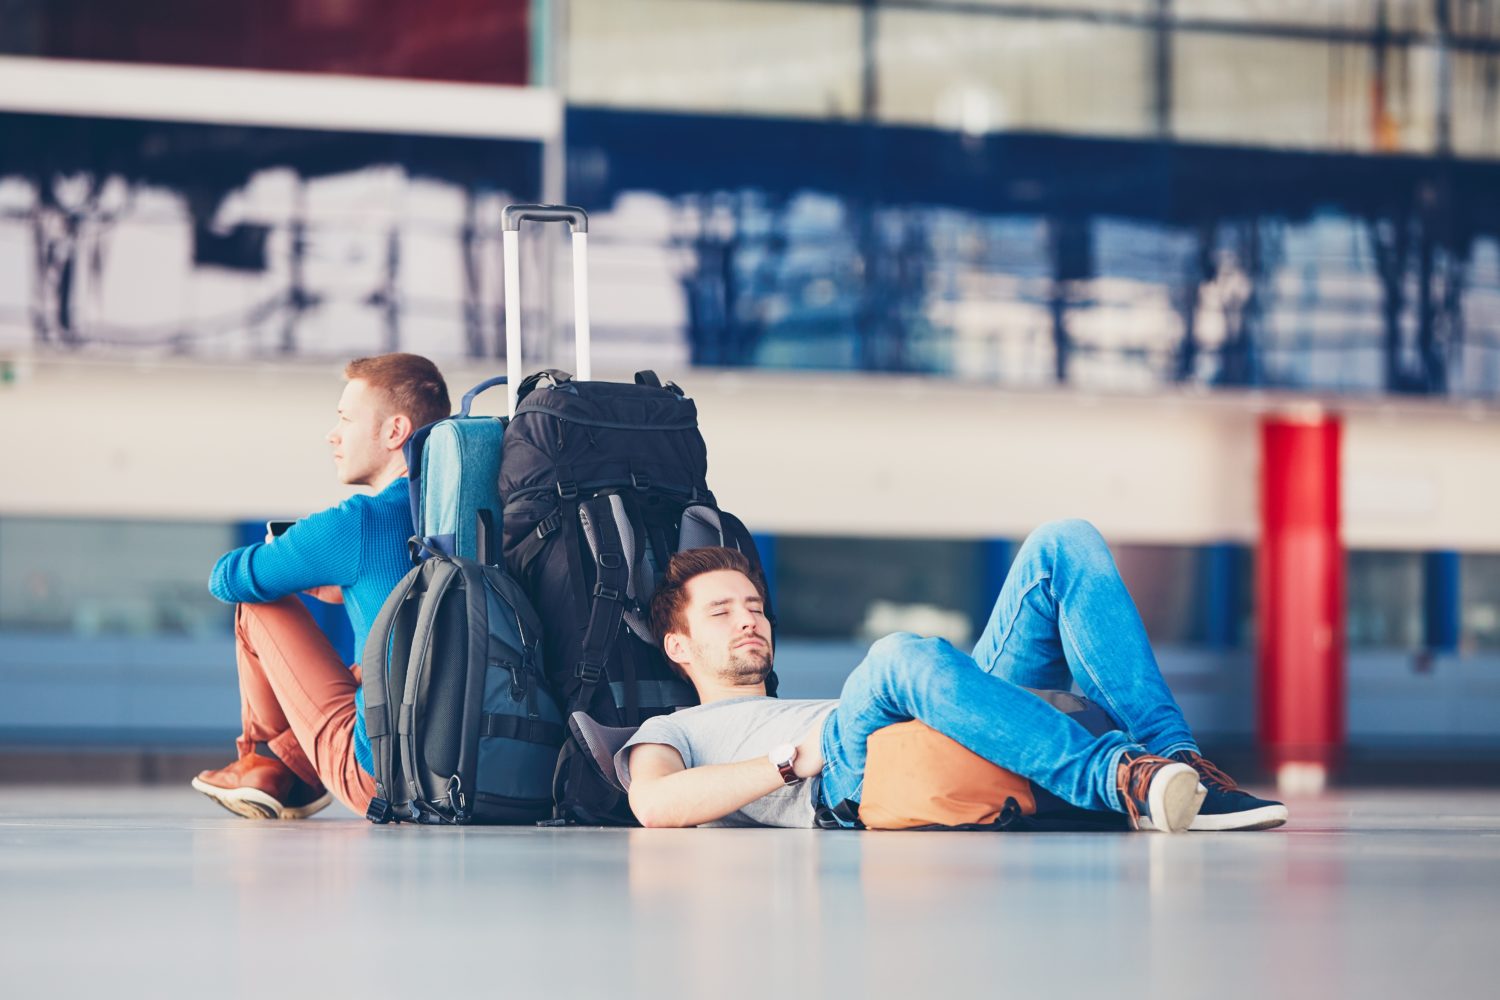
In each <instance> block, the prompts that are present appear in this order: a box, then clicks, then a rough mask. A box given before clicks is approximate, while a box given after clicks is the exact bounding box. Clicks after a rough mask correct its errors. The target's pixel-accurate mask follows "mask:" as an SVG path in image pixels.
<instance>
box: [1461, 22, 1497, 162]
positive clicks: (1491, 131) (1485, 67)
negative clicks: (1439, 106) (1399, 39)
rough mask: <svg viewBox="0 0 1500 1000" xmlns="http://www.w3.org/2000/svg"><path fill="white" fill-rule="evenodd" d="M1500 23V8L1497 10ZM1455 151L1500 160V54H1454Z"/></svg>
mask: <svg viewBox="0 0 1500 1000" xmlns="http://www.w3.org/2000/svg"><path fill="white" fill-rule="evenodd" d="M1496 11H1497V20H1500V6H1497V7H1496ZM1452 58H1453V105H1452V108H1453V151H1454V152H1455V153H1457V154H1459V155H1460V156H1474V157H1485V158H1496V157H1500V55H1474V54H1471V53H1463V52H1460V53H1455V54H1454V55H1453V57H1452Z"/></svg>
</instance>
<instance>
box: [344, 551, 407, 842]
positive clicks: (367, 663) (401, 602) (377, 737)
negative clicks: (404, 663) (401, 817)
mask: <svg viewBox="0 0 1500 1000" xmlns="http://www.w3.org/2000/svg"><path fill="white" fill-rule="evenodd" d="M421 575H422V567H420V566H418V567H415V568H414V569H412V570H411V571H410V572H408V573H407V574H406V576H405V577H404V578H403V579H402V580H401V582H400V583H398V584H397V585H396V589H395V590H393V591H391V593H390V596H388V597H387V598H386V599H385V603H384V604H382V605H381V606H380V613H379V614H377V615H376V616H375V622H374V624H372V625H371V626H370V634H369V636H368V637H367V638H366V639H365V649H364V655H363V656H362V657H360V668H359V669H360V676H361V677H362V678H363V682H362V683H363V686H364V689H365V735H366V736H368V737H369V740H370V756H371V757H372V758H373V761H374V766H375V797H374V798H373V799H371V800H370V807H369V809H367V810H366V811H365V818H366V819H368V820H369V821H370V822H372V823H389V822H390V821H391V820H392V819H393V818H394V810H393V809H392V808H391V793H392V791H393V790H394V788H395V784H394V782H395V775H394V773H393V772H394V767H393V764H394V763H395V761H394V756H395V755H394V754H393V752H392V750H393V748H392V746H391V736H392V735H393V733H394V731H395V727H394V726H392V725H391V711H392V708H393V706H392V705H391V692H390V690H389V689H388V688H387V679H388V677H387V671H388V670H389V667H390V655H391V648H390V647H391V634H392V633H393V632H394V631H395V628H396V619H397V617H398V616H399V615H400V614H401V613H402V611H403V610H404V609H405V607H406V601H407V598H409V597H410V596H411V592H412V588H414V587H415V586H416V585H417V581H418V579H419V578H420V577H421ZM403 652H404V651H403Z"/></svg>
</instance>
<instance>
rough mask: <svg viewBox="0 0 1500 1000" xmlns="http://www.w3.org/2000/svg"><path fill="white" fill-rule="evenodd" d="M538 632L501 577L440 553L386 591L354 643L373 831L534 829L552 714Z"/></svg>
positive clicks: (540, 811)
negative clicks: (405, 827) (487, 826)
mask: <svg viewBox="0 0 1500 1000" xmlns="http://www.w3.org/2000/svg"><path fill="white" fill-rule="evenodd" d="M541 639H542V625H541V621H540V620H539V619H538V618H537V616H536V612H535V611H534V610H532V607H531V604H530V602H529V601H527V599H526V595H525V594H524V593H523V592H522V591H521V588H520V587H519V586H518V585H517V584H516V583H515V581H514V580H512V579H511V578H510V577H509V576H508V575H507V574H506V573H505V571H504V570H502V569H499V568H498V567H495V566H487V565H484V564H483V563H480V562H476V561H475V560H472V559H462V558H454V557H451V556H447V555H443V554H441V553H432V554H431V557H430V558H428V559H427V560H426V561H424V562H423V563H421V564H420V565H418V566H417V567H416V568H415V569H413V570H412V571H411V572H410V573H408V574H407V575H406V577H405V578H404V579H403V580H402V581H401V583H399V584H398V585H397V586H396V588H395V590H393V591H391V595H390V597H388V598H387V599H386V602H385V605H384V606H383V607H382V608H381V610H380V615H379V616H378V617H377V618H376V619H375V624H374V625H373V626H372V627H371V629H370V637H369V639H368V640H366V642H365V650H364V657H363V660H362V662H361V670H362V671H363V674H364V688H365V727H366V730H367V731H368V733H369V737H370V749H371V751H372V753H373V755H374V758H375V798H374V800H373V801H372V802H371V803H370V808H369V811H368V812H367V813H366V818H367V819H369V820H370V821H371V822H373V823H387V822H392V821H395V822H401V821H411V822H418V823H535V822H536V821H538V820H542V819H546V818H547V816H548V815H550V813H551V809H552V772H553V768H554V766H555V764H556V762H557V757H558V750H559V748H560V747H561V746H562V743H563V736H564V733H563V722H562V715H561V713H560V712H559V711H558V708H557V702H556V701H555V700H554V699H553V697H552V695H551V693H550V692H549V691H548V690H547V687H546V680H545V678H546V674H545V673H544V672H543V670H542V645H541Z"/></svg>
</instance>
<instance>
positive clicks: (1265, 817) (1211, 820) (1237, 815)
mask: <svg viewBox="0 0 1500 1000" xmlns="http://www.w3.org/2000/svg"><path fill="white" fill-rule="evenodd" d="M1286 818H1287V811H1286V806H1283V805H1275V806H1261V807H1260V808H1259V809H1246V810H1243V811H1242V812H1232V813H1218V814H1216V815H1212V816H1205V815H1202V814H1199V815H1198V816H1197V817H1195V818H1194V819H1193V825H1192V826H1190V827H1188V829H1189V830H1194V831H1199V832H1221V831H1224V830H1272V829H1275V828H1276V827H1278V826H1281V825H1282V824H1283V823H1285V822H1286Z"/></svg>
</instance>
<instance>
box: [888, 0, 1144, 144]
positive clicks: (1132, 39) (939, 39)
mask: <svg viewBox="0 0 1500 1000" xmlns="http://www.w3.org/2000/svg"><path fill="white" fill-rule="evenodd" d="M1150 43H1151V35H1150V33H1149V32H1147V31H1144V30H1141V29H1137V28H1128V27H1115V26H1110V25H1101V24H1098V23H1091V22H1088V21H1082V20H1080V21H1065V20H1022V19H1019V18H1010V17H1004V18H1002V17H985V16H982V15H976V14H973V13H928V12H926V11H912V10H887V11H884V12H882V14H881V16H880V31H879V40H878V50H877V57H876V60H877V68H878V72H879V95H880V96H879V103H880V116H881V118H882V119H883V120H886V121H892V122H899V123H902V124H912V125H929V126H934V127H939V128H947V129H953V130H955V131H962V132H969V133H972V134H975V135H983V134H985V133H988V132H1003V131H1014V130H1025V129H1039V130H1048V131H1059V132H1080V133H1088V134H1094V135H1141V134H1145V133H1146V132H1148V131H1149V130H1150V129H1151V127H1152V119H1151V103H1152V97H1151V93H1152V92H1151V81H1150V79H1149V77H1148V75H1147V74H1146V72H1145V67H1146V66H1147V65H1148V53H1149V45H1150Z"/></svg>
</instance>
